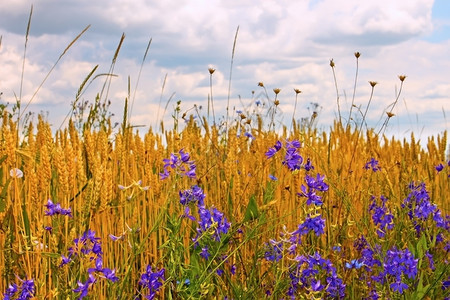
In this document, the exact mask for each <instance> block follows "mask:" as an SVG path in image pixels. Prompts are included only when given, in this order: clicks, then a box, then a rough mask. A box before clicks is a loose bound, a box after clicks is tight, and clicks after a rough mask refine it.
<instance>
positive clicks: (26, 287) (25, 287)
mask: <svg viewBox="0 0 450 300" xmlns="http://www.w3.org/2000/svg"><path fill="white" fill-rule="evenodd" d="M17 278H18V279H19V281H20V282H21V283H22V284H21V285H20V287H19V286H18V285H17V284H15V283H12V284H9V285H8V288H7V289H6V292H5V294H4V295H3V299H4V300H11V299H18V300H25V299H31V298H33V297H34V294H35V293H36V287H35V285H34V280H33V279H29V280H27V279H24V280H22V279H20V278H19V277H17ZM16 293H19V294H18V295H17V296H16Z"/></svg>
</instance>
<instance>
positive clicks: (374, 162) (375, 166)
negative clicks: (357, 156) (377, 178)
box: [364, 157, 381, 172]
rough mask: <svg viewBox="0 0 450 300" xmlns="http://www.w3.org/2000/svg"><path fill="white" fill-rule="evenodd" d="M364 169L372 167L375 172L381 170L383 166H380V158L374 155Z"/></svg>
mask: <svg viewBox="0 0 450 300" xmlns="http://www.w3.org/2000/svg"><path fill="white" fill-rule="evenodd" d="M364 169H366V170H369V169H372V171H373V172H376V171H379V170H381V168H380V167H379V166H378V160H376V159H375V158H373V157H372V158H371V159H370V160H369V161H368V162H366V164H365V165H364Z"/></svg>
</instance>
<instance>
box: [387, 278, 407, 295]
mask: <svg viewBox="0 0 450 300" xmlns="http://www.w3.org/2000/svg"><path fill="white" fill-rule="evenodd" d="M390 287H391V289H392V290H393V291H394V292H399V293H400V294H403V290H406V289H408V285H407V284H406V283H403V282H401V281H396V282H394V283H391V285H390Z"/></svg>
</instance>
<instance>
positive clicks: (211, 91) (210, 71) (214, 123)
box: [208, 68, 231, 126]
mask: <svg viewBox="0 0 450 300" xmlns="http://www.w3.org/2000/svg"><path fill="white" fill-rule="evenodd" d="M214 71H215V70H214V69H212V68H210V69H209V90H210V99H211V110H212V115H213V126H216V115H215V113H214V100H213V90H212V75H213V73H214ZM230 82H231V80H230ZM208 119H209V105H208Z"/></svg>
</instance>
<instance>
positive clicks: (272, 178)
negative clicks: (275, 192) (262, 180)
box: [269, 174, 278, 181]
mask: <svg viewBox="0 0 450 300" xmlns="http://www.w3.org/2000/svg"><path fill="white" fill-rule="evenodd" d="M269 178H270V179H271V180H273V181H276V180H278V178H276V177H275V176H273V175H272V174H270V175H269Z"/></svg>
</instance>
